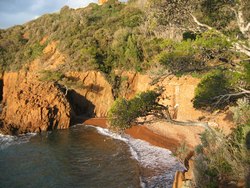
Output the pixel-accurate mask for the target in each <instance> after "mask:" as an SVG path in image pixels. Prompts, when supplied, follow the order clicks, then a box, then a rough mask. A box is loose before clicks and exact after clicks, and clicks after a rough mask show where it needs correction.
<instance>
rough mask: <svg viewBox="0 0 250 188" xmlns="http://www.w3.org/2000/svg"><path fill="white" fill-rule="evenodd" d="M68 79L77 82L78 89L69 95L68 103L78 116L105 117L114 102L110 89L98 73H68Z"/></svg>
mask: <svg viewBox="0 0 250 188" xmlns="http://www.w3.org/2000/svg"><path fill="white" fill-rule="evenodd" d="M67 76H68V77H71V78H72V79H76V80H78V83H79V84H80V87H78V88H75V89H74V92H72V93H71V94H70V95H71V96H70V98H71V99H70V102H71V104H72V106H74V107H75V108H77V109H75V111H76V112H77V114H78V115H87V116H92V117H105V116H106V115H107V112H108V110H109V108H110V107H111V105H112V104H113V102H114V97H113V94H112V87H111V85H110V84H109V83H108V81H107V80H106V79H105V77H104V76H103V75H102V73H100V72H98V71H86V72H70V73H67Z"/></svg>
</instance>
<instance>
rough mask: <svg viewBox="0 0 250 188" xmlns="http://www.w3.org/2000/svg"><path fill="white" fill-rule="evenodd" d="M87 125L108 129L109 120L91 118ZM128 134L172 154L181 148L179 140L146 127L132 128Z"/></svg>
mask: <svg viewBox="0 0 250 188" xmlns="http://www.w3.org/2000/svg"><path fill="white" fill-rule="evenodd" d="M83 123H84V124H86V125H93V126H98V127H102V128H107V119H106V118H91V119H88V120H85V121H84V122H83ZM125 133H126V134H128V135H130V136H132V137H133V138H136V139H141V140H144V141H146V142H149V143H150V144H152V145H154V146H158V147H162V148H166V149H169V150H170V151H172V152H175V151H176V148H177V147H178V146H180V143H179V142H178V140H175V139H172V138H171V139H170V138H166V137H163V136H161V135H158V134H156V133H154V132H152V131H151V130H149V129H148V128H147V127H145V126H132V127H131V128H130V129H127V130H126V131H125Z"/></svg>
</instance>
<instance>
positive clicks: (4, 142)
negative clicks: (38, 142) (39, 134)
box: [0, 133, 36, 150]
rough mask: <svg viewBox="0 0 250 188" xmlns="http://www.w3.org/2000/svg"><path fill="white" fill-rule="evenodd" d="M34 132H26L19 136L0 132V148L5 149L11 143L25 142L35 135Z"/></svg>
mask: <svg viewBox="0 0 250 188" xmlns="http://www.w3.org/2000/svg"><path fill="white" fill-rule="evenodd" d="M35 135H36V133H27V134H22V135H19V136H10V135H2V134H0V149H1V150H2V149H5V148H7V147H9V146H11V145H15V144H22V143H26V142H28V141H29V140H30V138H31V137H33V136H35Z"/></svg>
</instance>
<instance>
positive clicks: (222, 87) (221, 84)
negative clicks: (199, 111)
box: [193, 70, 230, 108]
mask: <svg viewBox="0 0 250 188" xmlns="http://www.w3.org/2000/svg"><path fill="white" fill-rule="evenodd" d="M229 90H230V83H229V81H228V78H227V77H226V75H225V73H224V72H223V71H220V70H216V71H212V72H211V73H208V74H207V75H206V76H204V77H203V78H202V79H201V82H200V83H199V84H198V86H197V88H196V89H195V97H194V101H193V104H194V107H195V108H201V107H208V106H213V105H214V104H215V103H216V101H217V100H219V99H216V97H218V96H220V95H223V94H226V93H228V92H229ZM217 107H218V106H217ZM221 107H222V106H221Z"/></svg>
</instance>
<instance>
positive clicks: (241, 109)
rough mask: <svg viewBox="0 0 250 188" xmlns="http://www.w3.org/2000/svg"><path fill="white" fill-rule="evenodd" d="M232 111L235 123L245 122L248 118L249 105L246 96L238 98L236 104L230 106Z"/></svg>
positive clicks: (249, 114) (249, 117)
mask: <svg viewBox="0 0 250 188" xmlns="http://www.w3.org/2000/svg"><path fill="white" fill-rule="evenodd" d="M231 111H232V112H233V113H234V121H235V122H236V123H237V124H247V123H248V121H249V120H250V105H249V100H248V99H247V98H243V99H238V101H237V106H235V107H232V108H231Z"/></svg>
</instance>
